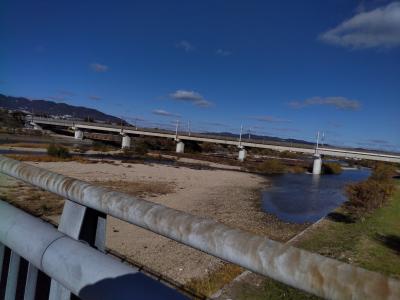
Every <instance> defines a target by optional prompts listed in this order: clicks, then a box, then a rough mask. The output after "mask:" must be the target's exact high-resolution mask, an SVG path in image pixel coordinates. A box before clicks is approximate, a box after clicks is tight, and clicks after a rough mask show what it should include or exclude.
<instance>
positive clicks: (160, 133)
mask: <svg viewBox="0 0 400 300" xmlns="http://www.w3.org/2000/svg"><path fill="white" fill-rule="evenodd" d="M30 122H31V124H32V125H33V126H34V128H36V129H41V126H42V125H46V126H61V127H68V128H72V129H74V131H75V138H76V139H82V138H83V136H84V131H85V130H94V131H102V132H109V133H117V134H121V135H122V145H121V146H122V148H129V147H130V146H131V136H137V135H141V136H151V137H161V138H169V139H174V140H175V141H176V152H177V153H183V152H184V149H185V144H184V142H185V141H196V142H207V143H215V144H223V145H234V146H237V147H238V149H239V151H238V152H239V153H238V159H239V160H241V161H243V160H244V159H245V158H246V153H247V152H246V148H260V149H271V150H276V151H280V152H282V151H290V152H298V153H304V154H310V155H315V161H314V173H315V174H319V173H320V169H321V164H322V161H321V158H320V157H321V155H328V156H333V157H340V158H351V159H365V160H374V161H386V162H394V163H400V155H395V154H389V153H379V152H376V151H356V150H351V149H343V148H334V147H319V146H317V148H315V147H314V146H313V145H306V144H296V145H294V146H292V145H284V144H283V145H282V144H279V143H275V144H274V143H272V142H264V141H260V140H254V139H253V140H248V141H243V140H241V139H239V140H237V139H232V138H231V137H224V136H217V135H208V134H203V133H201V134H200V133H191V134H182V133H179V132H178V130H176V131H175V132H173V131H169V130H161V129H149V128H137V127H133V126H118V125H110V124H103V123H89V122H83V121H72V120H57V119H47V118H36V117H35V118H34V119H33V120H30Z"/></svg>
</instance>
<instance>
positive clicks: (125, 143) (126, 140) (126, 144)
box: [121, 134, 131, 149]
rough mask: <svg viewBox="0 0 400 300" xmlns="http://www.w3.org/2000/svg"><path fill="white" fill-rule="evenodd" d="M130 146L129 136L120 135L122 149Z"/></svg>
mask: <svg viewBox="0 0 400 300" xmlns="http://www.w3.org/2000/svg"><path fill="white" fill-rule="evenodd" d="M130 147H131V137H130V136H129V135H126V134H124V135H122V145H121V148H122V149H129V148H130Z"/></svg>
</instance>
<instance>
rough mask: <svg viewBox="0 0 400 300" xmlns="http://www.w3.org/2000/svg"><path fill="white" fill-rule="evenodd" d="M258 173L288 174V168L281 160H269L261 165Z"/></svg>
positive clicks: (258, 167)
mask: <svg viewBox="0 0 400 300" xmlns="http://www.w3.org/2000/svg"><path fill="white" fill-rule="evenodd" d="M256 171H257V172H259V173H262V174H282V173H285V172H286V166H285V165H284V164H283V163H282V162H281V161H280V160H279V159H268V160H266V161H263V162H262V163H260V164H259V165H258V166H257V167H256Z"/></svg>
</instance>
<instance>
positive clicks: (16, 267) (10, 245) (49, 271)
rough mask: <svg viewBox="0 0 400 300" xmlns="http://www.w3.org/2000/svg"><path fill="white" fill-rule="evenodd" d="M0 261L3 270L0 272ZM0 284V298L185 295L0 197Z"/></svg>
mask: <svg viewBox="0 0 400 300" xmlns="http://www.w3.org/2000/svg"><path fill="white" fill-rule="evenodd" d="M3 265H4V266H5V265H7V266H5V268H4V269H6V270H7V273H5V272H2V270H3ZM3 274H4V275H5V276H4V278H2V275H3ZM50 278H51V281H50ZM46 282H47V284H46ZM0 283H1V284H0V287H2V288H0V299H2V298H3V297H4V299H7V300H8V299H22V298H23V299H25V300H27V299H46V298H49V299H54V300H55V299H57V300H59V299H70V298H71V294H70V293H72V294H73V295H76V296H79V297H80V298H81V299H110V300H111V299H116V295H120V294H122V295H121V297H117V298H118V299H130V298H131V297H132V296H133V295H134V296H135V297H137V296H138V295H141V296H144V297H139V298H146V299H166V297H167V298H168V297H170V298H171V299H172V298H173V299H175V298H176V299H186V297H184V296H183V295H180V294H179V293H178V292H177V291H175V290H172V289H171V288H169V287H167V286H164V285H163V284H161V283H160V282H157V281H156V280H154V279H152V278H150V277H148V276H146V275H144V274H143V273H140V272H139V271H138V269H136V268H133V267H131V266H128V265H126V264H123V263H122V262H119V261H117V260H116V259H114V258H112V257H111V256H108V255H106V254H104V253H102V252H100V251H98V250H96V249H94V248H93V247H90V245H87V244H85V243H82V242H81V241H78V240H76V239H73V238H71V237H69V236H68V235H66V234H64V233H62V232H60V231H58V230H57V229H55V228H54V227H53V226H52V225H50V224H48V223H45V222H44V221H42V220H41V219H39V218H35V217H33V216H31V215H29V214H27V213H25V212H23V211H22V210H20V209H17V208H15V207H13V206H11V205H10V204H8V203H6V202H4V201H1V200H0ZM38 286H39V287H38ZM145 286H147V287H150V286H151V288H150V289H144V287H145Z"/></svg>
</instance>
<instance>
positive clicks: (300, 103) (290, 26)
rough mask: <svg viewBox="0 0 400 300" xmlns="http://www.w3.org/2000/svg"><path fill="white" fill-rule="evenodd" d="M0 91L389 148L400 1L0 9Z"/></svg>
mask: <svg viewBox="0 0 400 300" xmlns="http://www.w3.org/2000/svg"><path fill="white" fill-rule="evenodd" d="M0 40H1V43H0V92H1V93H4V94H7V95H13V96H24V97H27V98H30V99H49V100H54V101H57V102H66V103H69V104H73V105H83V106H88V107H93V108H97V109H99V110H101V111H104V112H106V113H109V114H113V115H116V116H123V117H125V118H127V119H128V120H133V119H134V118H137V119H138V120H139V121H138V123H139V125H140V124H143V125H148V124H154V123H162V124H169V125H171V124H172V123H173V122H175V120H176V119H177V118H179V119H180V120H181V124H183V126H182V127H183V128H184V127H185V126H186V124H187V121H188V120H190V122H191V127H192V128H193V129H198V130H209V131H213V130H215V131H235V132H238V131H239V129H240V124H241V123H243V125H244V127H245V131H247V130H248V129H249V128H251V131H252V132H254V133H258V134H268V135H274V136H281V137H293V138H302V139H307V140H312V139H313V138H314V137H315V132H316V131H317V130H324V131H325V132H326V142H328V143H332V144H336V145H350V146H357V147H358V146H362V147H370V148H378V149H379V148H382V149H388V150H396V151H400V133H399V132H400V118H399V112H400V68H399V67H400V2H391V1H384V0H371V1H351V0H337V1H331V0H327V1H311V0H310V1H274V2H273V1H215V0H213V1H183V0H182V1H89V0H88V1H18V0H13V1H11V0H4V1H2V2H1V4H0Z"/></svg>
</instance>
